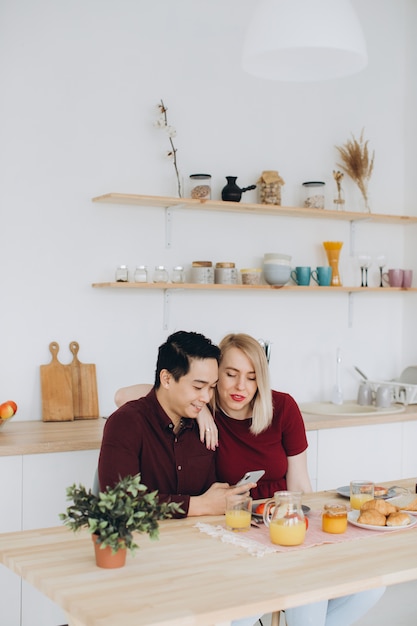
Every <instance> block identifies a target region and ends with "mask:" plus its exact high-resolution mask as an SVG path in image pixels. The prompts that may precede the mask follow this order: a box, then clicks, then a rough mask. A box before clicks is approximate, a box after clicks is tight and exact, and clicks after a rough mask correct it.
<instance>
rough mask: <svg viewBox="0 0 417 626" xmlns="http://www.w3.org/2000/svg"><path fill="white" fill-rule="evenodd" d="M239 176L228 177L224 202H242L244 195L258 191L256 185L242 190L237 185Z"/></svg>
mask: <svg viewBox="0 0 417 626" xmlns="http://www.w3.org/2000/svg"><path fill="white" fill-rule="evenodd" d="M236 179H237V176H226V180H227V185H226V186H225V187H223V189H222V200H227V201H228V202H240V199H241V197H242V193H244V192H245V191H250V190H251V189H256V185H249V187H243V188H242V189H241V188H240V187H239V186H238V185H237V184H236Z"/></svg>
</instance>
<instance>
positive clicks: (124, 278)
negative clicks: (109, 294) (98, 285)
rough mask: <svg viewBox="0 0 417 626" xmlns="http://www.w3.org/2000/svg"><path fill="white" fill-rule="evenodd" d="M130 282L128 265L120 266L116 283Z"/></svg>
mask: <svg viewBox="0 0 417 626" xmlns="http://www.w3.org/2000/svg"><path fill="white" fill-rule="evenodd" d="M128 281H129V269H128V267H127V265H119V267H118V268H117V269H116V282H117V283H127V282H128Z"/></svg>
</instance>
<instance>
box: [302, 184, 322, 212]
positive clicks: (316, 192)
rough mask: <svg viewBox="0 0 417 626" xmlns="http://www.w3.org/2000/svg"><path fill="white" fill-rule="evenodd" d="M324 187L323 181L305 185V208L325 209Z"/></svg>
mask: <svg viewBox="0 0 417 626" xmlns="http://www.w3.org/2000/svg"><path fill="white" fill-rule="evenodd" d="M324 187H325V183H323V182H321V181H311V182H306V183H303V192H304V206H305V207H309V208H310V209H324Z"/></svg>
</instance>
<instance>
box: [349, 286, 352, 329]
mask: <svg viewBox="0 0 417 626" xmlns="http://www.w3.org/2000/svg"><path fill="white" fill-rule="evenodd" d="M352 325H353V292H352V291H349V293H348V328H352Z"/></svg>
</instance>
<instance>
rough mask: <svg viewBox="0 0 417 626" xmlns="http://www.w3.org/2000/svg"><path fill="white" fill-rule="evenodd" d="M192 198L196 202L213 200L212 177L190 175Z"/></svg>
mask: <svg viewBox="0 0 417 626" xmlns="http://www.w3.org/2000/svg"><path fill="white" fill-rule="evenodd" d="M190 197H191V198H193V199H194V200H210V198H211V175H210V174H191V175H190Z"/></svg>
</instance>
